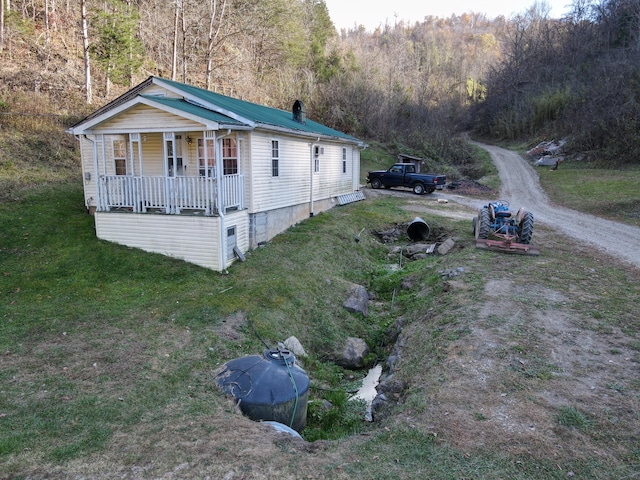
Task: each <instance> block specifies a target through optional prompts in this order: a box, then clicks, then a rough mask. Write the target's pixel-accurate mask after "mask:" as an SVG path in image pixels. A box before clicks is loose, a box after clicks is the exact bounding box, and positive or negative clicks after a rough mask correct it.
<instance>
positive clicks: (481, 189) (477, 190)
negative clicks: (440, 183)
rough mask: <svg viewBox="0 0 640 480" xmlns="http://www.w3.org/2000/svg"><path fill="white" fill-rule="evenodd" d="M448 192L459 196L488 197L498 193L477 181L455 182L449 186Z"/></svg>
mask: <svg viewBox="0 0 640 480" xmlns="http://www.w3.org/2000/svg"><path fill="white" fill-rule="evenodd" d="M447 191H449V192H453V193H457V194H458V195H469V196H476V195H488V196H495V195H496V194H497V192H496V191H495V190H494V189H493V188H490V187H487V186H486V185H483V184H482V183H479V182H477V181H475V180H455V181H453V182H451V183H448V184H447Z"/></svg>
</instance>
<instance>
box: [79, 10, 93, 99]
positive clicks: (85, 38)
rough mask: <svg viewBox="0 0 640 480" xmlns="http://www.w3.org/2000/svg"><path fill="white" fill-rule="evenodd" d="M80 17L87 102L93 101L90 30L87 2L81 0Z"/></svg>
mask: <svg viewBox="0 0 640 480" xmlns="http://www.w3.org/2000/svg"><path fill="white" fill-rule="evenodd" d="M80 17H81V25H82V49H83V53H84V87H85V90H86V92H87V103H88V104H91V103H92V102H93V98H92V94H91V65H90V62H89V31H88V27H87V2H86V0H80Z"/></svg>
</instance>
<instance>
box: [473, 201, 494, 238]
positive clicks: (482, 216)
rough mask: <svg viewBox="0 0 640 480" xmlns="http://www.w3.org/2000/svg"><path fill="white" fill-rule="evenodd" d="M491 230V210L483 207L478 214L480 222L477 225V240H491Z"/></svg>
mask: <svg viewBox="0 0 640 480" xmlns="http://www.w3.org/2000/svg"><path fill="white" fill-rule="evenodd" d="M490 230H491V216H490V213H489V209H488V208H487V207H483V208H481V209H480V211H479V212H478V220H477V221H476V224H475V234H476V239H478V238H481V239H483V240H486V239H487V238H489V231H490Z"/></svg>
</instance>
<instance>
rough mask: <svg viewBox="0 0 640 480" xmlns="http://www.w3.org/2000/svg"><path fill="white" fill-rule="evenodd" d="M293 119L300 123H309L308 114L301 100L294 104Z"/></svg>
mask: <svg viewBox="0 0 640 480" xmlns="http://www.w3.org/2000/svg"><path fill="white" fill-rule="evenodd" d="M293 119H294V120H295V121H296V122H298V123H302V124H306V123H307V112H306V110H305V108H304V103H302V101H301V100H296V101H295V103H294V104H293Z"/></svg>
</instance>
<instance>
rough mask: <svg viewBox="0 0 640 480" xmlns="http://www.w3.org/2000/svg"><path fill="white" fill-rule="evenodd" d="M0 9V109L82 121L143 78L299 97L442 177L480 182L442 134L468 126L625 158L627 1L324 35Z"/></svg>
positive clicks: (628, 126) (225, 16)
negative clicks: (555, 15)
mask: <svg viewBox="0 0 640 480" xmlns="http://www.w3.org/2000/svg"><path fill="white" fill-rule="evenodd" d="M0 2H2V7H3V8H2V9H1V10H0V12H1V13H2V15H1V16H0V18H1V19H2V22H1V23H0V30H1V31H0V47H1V50H0V56H1V57H2V60H3V62H2V64H0V65H1V66H0V78H1V80H2V85H3V87H0V97H2V95H4V94H3V91H2V88H4V89H5V91H11V90H14V91H15V90H16V89H19V90H24V91H29V90H31V91H37V92H39V93H44V94H48V95H51V96H52V98H53V99H54V100H55V101H57V102H58V103H59V104H60V105H62V106H63V107H62V108H61V110H65V109H67V110H69V109H71V110H74V109H75V110H82V108H80V107H79V106H78V102H79V101H84V102H90V101H91V99H93V101H92V102H93V104H94V105H99V104H104V103H106V102H107V101H109V100H111V99H112V98H114V97H115V96H117V95H119V94H121V93H123V92H124V91H125V90H126V89H128V88H130V87H131V86H132V85H135V84H136V83H138V82H139V81H142V80H143V79H144V78H146V77H147V76H149V75H157V76H161V77H166V78H173V79H175V80H178V81H182V82H186V83H190V84H193V85H197V86H199V87H202V88H206V89H210V90H213V91H217V92H220V93H223V94H226V95H232V96H235V97H239V98H243V99H246V100H250V101H254V102H258V103H263V104H267V105H270V106H274V107H278V108H282V109H286V110H288V109H290V108H291V105H292V104H293V102H294V101H295V100H296V99H300V100H302V101H304V102H305V105H306V107H307V114H308V116H309V117H310V118H313V119H315V120H318V121H321V122H323V123H326V124H328V125H331V126H333V127H335V128H337V129H340V130H342V131H345V132H348V133H350V134H353V135H355V136H358V137H361V138H364V139H367V140H373V141H380V142H384V143H387V144H391V145H396V147H397V149H398V150H403V151H404V152H406V153H412V154H416V155H420V156H422V157H424V158H427V159H428V161H430V162H433V163H434V165H444V164H447V165H449V166H451V169H452V173H453V175H458V174H459V175H468V176H477V175H480V174H481V172H477V171H473V168H474V167H472V164H471V163H469V162H467V160H468V158H469V152H468V150H467V148H468V147H467V146H466V143H465V142H463V141H462V140H461V139H460V136H458V135H457V134H458V133H461V132H464V131H469V130H475V132H476V133H477V134H478V135H484V136H488V137H491V138H497V139H526V138H545V137H546V138H548V137H549V136H557V137H559V136H567V137H569V138H570V139H571V145H572V147H573V148H574V150H575V151H582V152H587V151H588V152H591V151H594V152H595V151H597V152H598V153H599V154H602V153H604V154H605V155H606V158H617V159H618V160H619V161H636V160H633V159H637V158H640V146H638V145H637V143H638V142H640V140H635V139H640V135H639V133H640V132H639V131H638V130H639V129H640V125H639V124H640V121H639V120H638V119H639V118H640V115H639V113H640V108H639V107H638V100H637V99H638V98H640V90H639V87H638V85H640V73H639V72H640V65H639V62H640V11H639V10H640V7H639V5H640V3H639V2H638V1H637V0H574V3H573V6H572V9H571V12H570V14H569V15H567V16H566V17H565V18H561V19H552V18H549V14H548V6H546V4H545V3H544V2H534V3H533V5H532V7H531V8H529V9H528V10H527V11H525V12H523V13H521V14H520V15H517V16H515V17H512V18H505V17H498V18H487V17H486V16H485V15H482V14H478V13H474V12H468V13H465V14H463V15H451V16H450V17H447V18H440V17H434V16H425V17H424V19H423V20H422V21H420V22H415V23H413V24H409V23H406V22H403V21H396V22H394V23H393V24H389V22H387V23H385V24H380V25H379V26H378V28H376V29H375V30H374V31H367V30H366V29H365V28H364V27H361V26H357V25H354V26H353V27H352V28H349V29H346V30H342V31H340V32H337V31H336V29H335V28H334V25H333V23H332V22H331V18H330V16H329V12H328V10H327V7H326V4H325V2H324V0H170V1H168V0H81V1H80V2H70V1H63V0H11V1H8V0H0ZM80 6H83V7H84V9H82V8H80ZM425 9H427V7H425ZM83 11H84V12H85V13H84V15H83Z"/></svg>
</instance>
